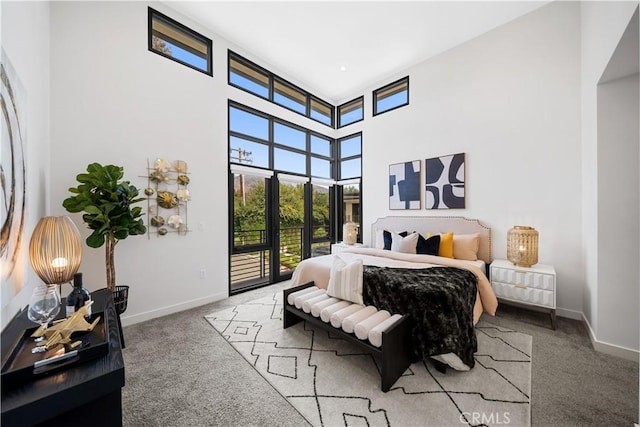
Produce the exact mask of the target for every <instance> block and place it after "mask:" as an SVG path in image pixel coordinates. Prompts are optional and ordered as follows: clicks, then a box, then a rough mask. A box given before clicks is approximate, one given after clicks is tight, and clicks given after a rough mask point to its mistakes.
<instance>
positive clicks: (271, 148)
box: [229, 101, 360, 179]
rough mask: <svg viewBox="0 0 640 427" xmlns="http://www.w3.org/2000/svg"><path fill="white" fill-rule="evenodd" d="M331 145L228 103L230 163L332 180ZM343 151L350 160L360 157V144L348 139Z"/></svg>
mask: <svg viewBox="0 0 640 427" xmlns="http://www.w3.org/2000/svg"><path fill="white" fill-rule="evenodd" d="M333 145H334V140H332V139H331V138H329V137H327V136H324V135H322V134H319V133H316V132H312V131H310V130H308V129H306V128H303V127H301V126H297V125H295V124H293V123H290V122H287V121H284V120H281V119H278V118H275V117H273V116H271V115H268V114H266V113H261V112H260V111H257V110H254V109H252V108H249V107H246V106H243V105H240V104H238V103H235V102H233V101H230V102H229V162H230V163H231V164H234V163H235V164H242V165H247V166H255V167H260V168H265V169H272V170H277V171H284V172H289V173H295V174H300V175H306V176H309V175H311V176H315V177H319V178H324V179H335V177H334V176H333V168H334V163H335V162H334V158H333V153H334V150H333ZM345 149H346V150H348V156H347V157H350V158H351V160H353V157H354V156H359V153H360V143H359V142H353V141H351V140H349V141H347V142H345ZM357 161H358V162H359V157H358V160H357ZM358 167H359V166H358ZM358 170H359V169H358Z"/></svg>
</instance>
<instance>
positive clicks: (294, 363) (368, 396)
mask: <svg viewBox="0 0 640 427" xmlns="http://www.w3.org/2000/svg"><path fill="white" fill-rule="evenodd" d="M281 301H282V293H280V292H278V293H275V294H273V295H271V296H267V297H263V298H260V299H257V300H254V301H250V302H246V303H243V304H239V305H236V306H234V307H232V308H228V309H224V310H221V311H217V312H214V313H211V314H209V315H207V316H205V317H206V319H207V320H208V321H209V323H211V325H212V326H213V327H214V328H215V329H216V330H217V331H218V332H220V334H221V335H222V336H223V337H224V338H225V339H226V340H227V341H229V343H230V344H231V345H232V346H233V347H234V348H235V349H236V350H237V351H238V352H239V353H240V354H241V355H242V356H243V357H244V358H245V359H246V360H247V361H248V362H249V363H250V364H251V365H252V366H253V367H254V368H255V369H256V370H257V371H258V372H259V373H260V374H261V375H262V376H263V377H264V378H265V379H267V381H269V383H271V384H272V385H273V387H274V388H275V389H276V390H278V391H279V392H280V393H281V394H282V395H283V396H284V397H286V398H287V400H288V401H289V402H290V403H291V404H292V405H293V406H294V407H295V408H296V409H297V410H298V411H299V412H300V413H301V414H302V415H303V416H304V417H305V418H306V419H307V420H308V421H309V422H310V423H311V424H312V425H314V426H334V425H348V426H356V425H363V426H365V425H369V426H378V425H379V426H460V425H488V426H491V425H496V426H497V425H505V424H508V425H514V426H528V425H530V424H531V422H530V420H531V410H530V396H531V392H530V390H531V348H532V339H531V336H529V335H526V334H522V333H519V332H515V331H511V330H508V329H506V328H502V327H497V326H494V325H492V324H490V323H488V322H485V321H481V322H480V323H479V324H478V326H477V336H478V352H477V354H476V366H475V367H474V368H473V369H472V370H471V371H470V372H456V371H453V370H451V369H450V370H448V371H447V373H446V374H441V373H439V372H437V371H436V370H435V369H434V368H433V366H432V365H431V364H430V363H424V362H420V363H414V364H413V365H411V367H410V368H409V369H408V370H407V372H406V373H405V374H404V375H403V376H402V377H401V378H400V379H399V380H398V381H397V382H396V384H395V385H394V386H393V387H392V389H391V390H390V391H389V392H387V393H383V392H381V391H380V377H379V373H378V372H379V371H378V365H377V361H376V360H375V359H374V358H373V357H372V356H370V355H369V354H367V353H363V352H361V350H359V349H358V348H356V347H355V346H353V345H352V344H350V343H348V342H346V341H344V340H342V339H338V338H335V337H332V336H331V335H330V334H328V333H327V332H326V331H324V330H314V329H313V328H311V327H309V326H307V325H306V324H305V323H299V324H296V325H294V326H292V327H290V328H288V329H286V330H284V329H283V328H282V302H281Z"/></svg>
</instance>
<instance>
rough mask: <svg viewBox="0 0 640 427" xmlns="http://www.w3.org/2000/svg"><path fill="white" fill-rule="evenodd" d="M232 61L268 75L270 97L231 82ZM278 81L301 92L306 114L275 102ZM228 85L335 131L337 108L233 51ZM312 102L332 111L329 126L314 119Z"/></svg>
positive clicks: (228, 68) (230, 52)
mask: <svg viewBox="0 0 640 427" xmlns="http://www.w3.org/2000/svg"><path fill="white" fill-rule="evenodd" d="M232 59H233V60H235V61H237V62H239V63H242V64H243V65H245V66H247V67H249V68H252V69H254V71H256V72H259V73H261V74H264V75H267V76H268V77H269V91H268V92H269V97H268V98H265V97H263V96H260V95H258V94H256V93H255V92H252V91H250V90H248V89H246V88H244V87H242V86H240V85H237V84H235V83H232V82H231V61H232ZM276 81H278V82H279V83H280V84H283V85H285V86H288V87H290V88H292V89H293V90H296V91H298V92H300V93H301V94H303V95H304V96H305V112H304V113H301V112H300V111H298V110H295V109H293V108H290V107H288V106H286V105H282V104H280V103H278V102H275V100H274V86H275V82H276ZM227 83H228V84H229V86H232V87H235V88H237V89H240V90H242V91H244V92H247V93H250V94H252V95H254V96H257V97H258V98H262V99H266V100H267V101H269V102H271V103H273V104H274V105H277V106H279V107H282V108H284V109H286V110H289V111H293V112H294V113H296V114H300V115H301V116H303V117H306V118H308V119H311V120H313V121H314V122H316V123H320V124H322V125H324V126H328V127H329V128H331V129H335V123H336V107H335V106H334V105H333V104H331V103H329V102H327V101H325V100H323V99H322V98H319V97H317V96H315V95H313V94H312V93H310V92H308V91H306V90H304V89H302V88H301V87H300V86H298V85H295V84H293V83H291V82H290V81H288V80H286V79H283V78H282V77H280V76H278V75H277V74H275V73H272V72H271V71H269V70H267V69H265V68H264V67H261V66H259V65H258V64H256V63H255V62H253V61H251V60H249V59H247V58H245V57H243V56H242V55H239V54H238V53H236V52H234V51H232V50H231V49H228V50H227ZM311 100H313V101H314V102H317V103H319V104H321V105H324V106H325V107H327V108H328V109H329V110H330V111H331V117H330V123H329V124H327V123H325V122H323V121H321V120H318V119H316V118H314V117H312V115H311Z"/></svg>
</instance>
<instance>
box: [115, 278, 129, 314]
mask: <svg viewBox="0 0 640 427" xmlns="http://www.w3.org/2000/svg"><path fill="white" fill-rule="evenodd" d="M127 301H129V286H126V285H123V286H116V290H115V291H113V303H114V305H115V306H116V313H118V314H119V315H120V314H122V313H124V312H125V310H126V309H127Z"/></svg>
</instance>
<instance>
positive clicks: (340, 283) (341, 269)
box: [327, 256, 363, 305]
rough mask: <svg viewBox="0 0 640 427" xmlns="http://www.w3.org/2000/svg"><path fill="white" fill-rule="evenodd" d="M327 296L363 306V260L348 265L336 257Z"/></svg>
mask: <svg viewBox="0 0 640 427" xmlns="http://www.w3.org/2000/svg"><path fill="white" fill-rule="evenodd" d="M327 295H329V296H331V297H336V298H340V299H343V300H346V301H351V302H354V303H356V304H360V305H362V304H363V300H362V260H361V259H357V260H354V261H352V262H350V263H348V264H347V263H346V262H344V261H343V260H342V258H340V257H339V256H336V258H335V259H334V260H333V265H332V266H331V273H330V276H329V286H327Z"/></svg>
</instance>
